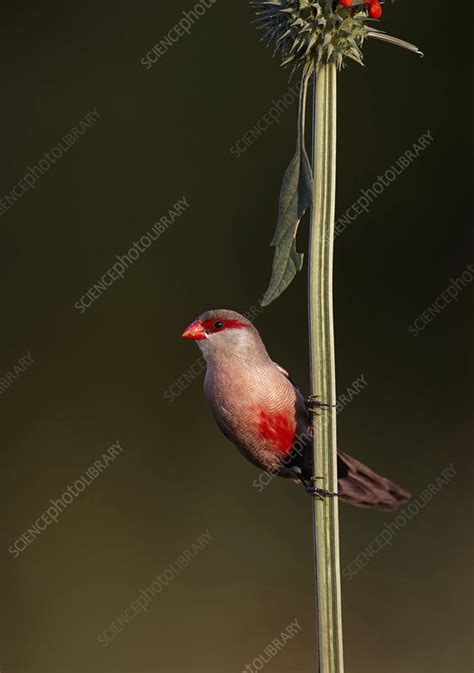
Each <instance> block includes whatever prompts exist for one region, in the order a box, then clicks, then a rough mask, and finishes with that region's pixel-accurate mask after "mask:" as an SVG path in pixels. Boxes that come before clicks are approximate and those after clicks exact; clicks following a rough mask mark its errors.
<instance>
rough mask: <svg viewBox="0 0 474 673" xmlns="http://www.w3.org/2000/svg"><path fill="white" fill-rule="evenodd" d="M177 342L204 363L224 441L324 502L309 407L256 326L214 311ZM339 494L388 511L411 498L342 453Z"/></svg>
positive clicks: (208, 394) (206, 387)
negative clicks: (189, 343) (188, 344)
mask: <svg viewBox="0 0 474 673" xmlns="http://www.w3.org/2000/svg"><path fill="white" fill-rule="evenodd" d="M182 336H183V337H185V338H187V339H193V340H194V341H196V343H197V345H198V346H199V348H200V349H201V351H202V353H203V355H204V357H205V359H206V363H207V371H206V378H205V382H204V392H205V394H206V397H207V399H208V401H209V403H210V405H211V409H212V413H213V415H214V418H215V420H216V423H217V425H218V426H219V428H220V429H221V430H222V432H223V433H224V435H225V436H226V437H227V438H228V439H230V441H231V442H233V444H235V446H236V447H237V448H238V449H239V451H240V452H241V453H243V455H244V456H245V457H246V458H247V459H248V460H250V461H251V462H252V463H254V464H255V465H257V466H258V467H260V468H261V469H263V470H268V471H272V472H276V473H277V474H278V475H279V476H282V477H287V478H290V479H293V480H294V481H296V482H298V483H301V484H302V485H303V486H304V487H305V489H306V490H307V491H308V492H310V493H313V494H314V495H319V496H321V494H323V495H329V494H328V493H327V492H326V491H324V488H323V487H322V488H318V487H317V486H315V479H314V478H313V466H312V454H313V452H312V439H311V414H312V410H313V407H312V404H311V403H310V402H309V401H308V400H305V399H304V397H303V396H302V395H301V393H300V391H299V390H298V388H296V387H295V385H294V384H293V383H292V382H291V380H290V378H289V376H288V373H287V372H286V371H285V370H284V369H283V368H282V367H280V366H279V365H277V364H276V363H275V362H273V360H272V359H271V358H270V356H269V355H268V353H267V350H266V348H265V346H264V344H263V341H262V339H261V338H260V334H259V333H258V331H257V330H256V328H255V327H254V326H253V324H252V323H251V322H250V321H249V320H247V319H246V318H245V317H244V316H242V315H240V314H239V313H236V312H235V311H229V310H226V309H216V310H211V311H206V312H205V313H203V314H202V315H200V316H199V317H198V318H197V319H196V320H195V321H194V322H192V323H191V324H190V325H189V326H188V327H187V328H186V330H185V331H184V332H183V335H182ZM332 495H334V494H332ZM337 495H338V496H339V497H340V498H341V499H342V500H346V501H347V502H350V503H352V504H353V505H358V506H359V507H373V508H375V509H380V510H388V511H393V510H396V509H397V508H398V507H399V506H400V505H401V504H402V503H404V502H406V501H407V500H408V499H409V498H410V494H409V493H408V492H407V491H405V490H403V489H402V488H400V486H397V485H396V484H394V483H393V482H391V481H389V480H388V479H385V478H384V477H380V476H379V475H378V474H376V473H375V472H373V471H372V470H370V469H369V468H368V467H366V466H365V465H363V464H362V463H360V462H359V461H357V460H355V459H354V458H351V457H350V456H348V455H347V454H345V453H342V451H338V494H337Z"/></svg>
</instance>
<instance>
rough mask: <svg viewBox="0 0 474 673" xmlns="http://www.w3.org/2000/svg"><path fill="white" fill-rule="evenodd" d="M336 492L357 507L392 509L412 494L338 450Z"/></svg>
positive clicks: (390, 510)
mask: <svg viewBox="0 0 474 673" xmlns="http://www.w3.org/2000/svg"><path fill="white" fill-rule="evenodd" d="M337 463H338V464H337V468H338V470H337V471H338V493H339V497H340V499H341V500H345V501H346V502H350V503H351V504H353V505H356V506H358V507H372V508H373V509H379V510H383V511H387V512H393V511H394V510H396V509H398V508H399V507H400V505H402V504H403V503H404V502H406V501H407V500H409V499H410V498H411V494H410V493H408V491H405V490H404V489H403V488H401V487H400V486H397V484H395V483H394V482H393V481H390V480H389V479H385V478H384V477H381V476H380V475H378V474H376V473H375V472H373V471H372V470H371V469H370V468H368V467H366V466H365V465H363V464H362V463H360V462H359V461H358V460H356V459H355V458H351V456H348V455H347V453H343V452H342V451H338V461H337Z"/></svg>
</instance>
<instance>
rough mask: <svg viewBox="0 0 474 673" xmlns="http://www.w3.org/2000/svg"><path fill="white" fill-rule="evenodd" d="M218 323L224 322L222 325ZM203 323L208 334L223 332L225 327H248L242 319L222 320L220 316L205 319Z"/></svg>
mask: <svg viewBox="0 0 474 673" xmlns="http://www.w3.org/2000/svg"><path fill="white" fill-rule="evenodd" d="M216 323H222V327H216ZM201 324H202V326H203V328H204V329H205V331H206V332H207V333H208V334H214V333H215V332H223V331H224V330H225V329H245V328H246V327H247V325H246V324H245V323H243V322H241V321H240V320H220V319H219V318H211V319H210V320H204V321H203V322H202V323H201Z"/></svg>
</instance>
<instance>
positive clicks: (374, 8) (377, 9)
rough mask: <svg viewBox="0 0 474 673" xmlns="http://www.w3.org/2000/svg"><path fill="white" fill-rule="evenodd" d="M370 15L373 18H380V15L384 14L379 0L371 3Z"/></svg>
mask: <svg viewBox="0 0 474 673" xmlns="http://www.w3.org/2000/svg"><path fill="white" fill-rule="evenodd" d="M369 16H370V17H371V18H372V19H380V17H381V16H382V5H381V4H380V2H379V1H378V0H375V2H371V3H370V7H369Z"/></svg>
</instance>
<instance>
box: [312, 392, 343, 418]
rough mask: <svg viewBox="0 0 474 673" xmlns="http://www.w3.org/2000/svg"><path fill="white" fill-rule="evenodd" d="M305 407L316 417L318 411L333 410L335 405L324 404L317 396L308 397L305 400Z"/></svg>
mask: <svg viewBox="0 0 474 673" xmlns="http://www.w3.org/2000/svg"><path fill="white" fill-rule="evenodd" d="M306 406H307V407H308V409H309V410H310V411H311V412H312V413H313V414H316V415H319V414H318V411H319V409H335V408H336V405H335V404H326V403H325V402H321V399H320V396H319V395H310V396H309V397H307V398H306Z"/></svg>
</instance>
